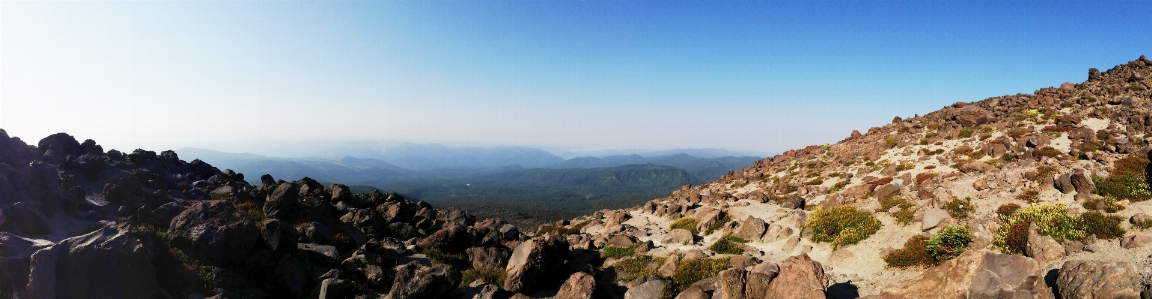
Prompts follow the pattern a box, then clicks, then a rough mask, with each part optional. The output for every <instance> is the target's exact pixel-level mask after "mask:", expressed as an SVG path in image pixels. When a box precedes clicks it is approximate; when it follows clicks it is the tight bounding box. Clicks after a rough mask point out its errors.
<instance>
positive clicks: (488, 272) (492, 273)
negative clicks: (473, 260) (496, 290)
mask: <svg viewBox="0 0 1152 299" xmlns="http://www.w3.org/2000/svg"><path fill="white" fill-rule="evenodd" d="M460 275H461V277H462V279H461V280H460V287H461V288H463V287H467V286H468V285H469V284H471V283H472V282H473V281H476V280H483V281H484V282H486V283H491V284H495V285H504V278H505V277H507V276H508V272H506V271H504V269H475V268H473V269H468V270H464V272H461V273H460Z"/></svg>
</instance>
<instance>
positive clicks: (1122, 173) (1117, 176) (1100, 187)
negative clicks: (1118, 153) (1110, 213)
mask: <svg viewBox="0 0 1152 299" xmlns="http://www.w3.org/2000/svg"><path fill="white" fill-rule="evenodd" d="M1147 167H1148V158H1147V157H1144V156H1141V155H1129V156H1127V157H1124V158H1120V159H1119V160H1116V162H1113V163H1112V172H1111V173H1109V175H1108V177H1106V178H1101V177H1099V176H1092V182H1093V183H1096V194H1099V195H1101V196H1104V197H1114V198H1116V199H1121V200H1122V199H1127V200H1131V201H1144V200H1148V199H1149V198H1152V192H1150V191H1149V189H1148V178H1147V176H1146V174H1145V169H1146V168H1147Z"/></svg>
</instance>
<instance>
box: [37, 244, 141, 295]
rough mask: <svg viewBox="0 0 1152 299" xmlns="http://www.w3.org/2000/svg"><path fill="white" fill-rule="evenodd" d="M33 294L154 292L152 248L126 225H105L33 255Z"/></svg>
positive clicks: (134, 293) (132, 293)
mask: <svg viewBox="0 0 1152 299" xmlns="http://www.w3.org/2000/svg"><path fill="white" fill-rule="evenodd" d="M29 278H30V279H29V282H28V289H29V293H30V294H31V297H32V298H153V297H154V296H157V295H158V293H157V291H158V288H157V283H156V268H155V266H153V265H152V252H151V251H150V250H149V248H148V247H146V246H144V245H143V244H142V243H141V242H140V240H138V239H136V238H134V237H132V236H131V235H130V234H129V232H128V231H127V229H120V228H115V227H105V228H102V229H98V230H96V231H94V232H91V233H88V234H85V235H81V236H76V237H72V238H68V239H65V240H64V241H61V242H60V243H58V244H56V245H54V246H52V247H50V248H47V249H43V250H40V251H37V252H36V253H35V254H33V255H32V261H31V274H30V275H29Z"/></svg>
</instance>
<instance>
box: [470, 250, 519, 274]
mask: <svg viewBox="0 0 1152 299" xmlns="http://www.w3.org/2000/svg"><path fill="white" fill-rule="evenodd" d="M511 256H512V252H511V251H510V250H508V249H507V248H501V247H472V248H468V259H469V260H471V261H472V268H476V269H503V268H504V267H506V266H508V259H509V258H510V257H511Z"/></svg>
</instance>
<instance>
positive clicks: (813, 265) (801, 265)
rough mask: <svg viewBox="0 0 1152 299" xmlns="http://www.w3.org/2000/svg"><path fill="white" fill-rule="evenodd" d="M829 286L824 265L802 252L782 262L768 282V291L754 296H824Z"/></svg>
mask: <svg viewBox="0 0 1152 299" xmlns="http://www.w3.org/2000/svg"><path fill="white" fill-rule="evenodd" d="M827 288H828V278H827V277H825V276H824V266H823V265H821V264H820V262H817V261H813V260H812V259H811V258H809V257H808V255H807V254H800V255H797V256H793V257H789V258H787V259H785V260H784V262H782V263H780V272H779V273H778V274H777V276H776V278H775V279H773V280H772V282H771V283H769V284H768V290H767V292H766V293H764V294H763V295H762V296H753V298H797V299H804V298H824V297H825V291H826V290H827ZM749 295H757V294H749Z"/></svg>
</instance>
